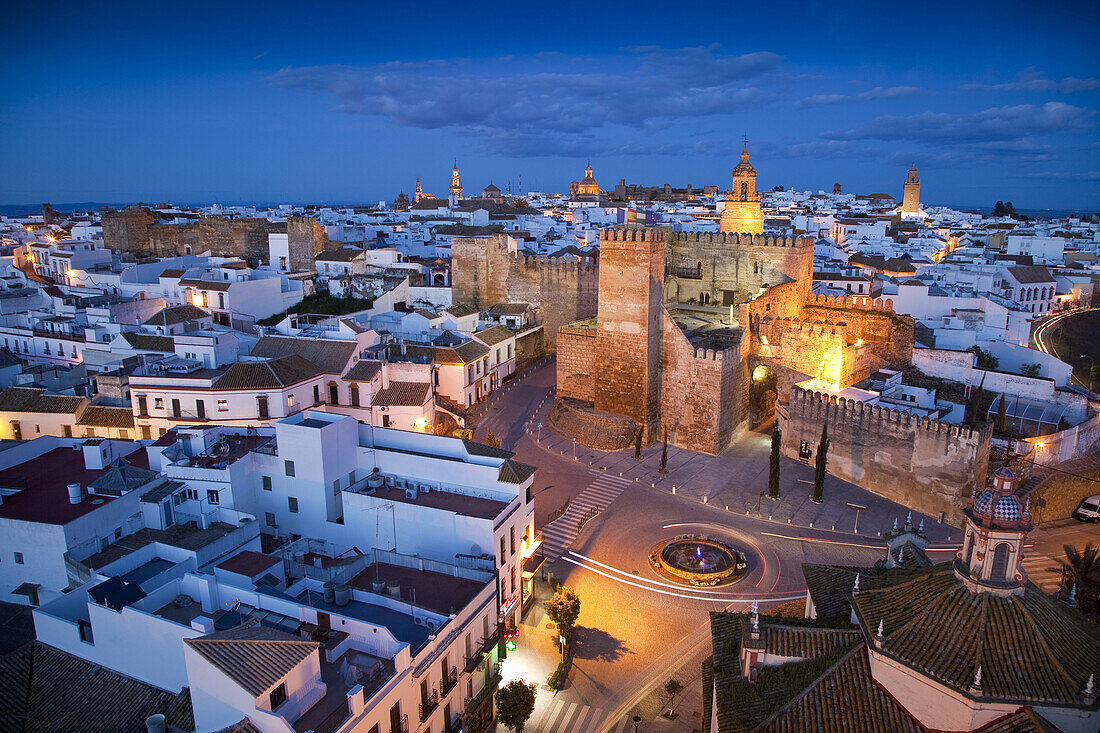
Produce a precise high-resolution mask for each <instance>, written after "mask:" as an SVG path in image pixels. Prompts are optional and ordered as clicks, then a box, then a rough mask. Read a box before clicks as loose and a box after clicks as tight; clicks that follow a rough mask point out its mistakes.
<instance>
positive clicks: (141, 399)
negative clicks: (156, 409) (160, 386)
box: [138, 395, 149, 417]
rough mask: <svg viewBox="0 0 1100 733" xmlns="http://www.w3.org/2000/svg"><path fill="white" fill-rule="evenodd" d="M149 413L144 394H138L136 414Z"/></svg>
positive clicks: (143, 414)
mask: <svg viewBox="0 0 1100 733" xmlns="http://www.w3.org/2000/svg"><path fill="white" fill-rule="evenodd" d="M148 414H149V405H148V404H147V403H146V400H145V395H138V415H140V416H142V417H144V416H145V415H148Z"/></svg>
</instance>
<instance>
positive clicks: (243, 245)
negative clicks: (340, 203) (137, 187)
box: [103, 207, 312, 267]
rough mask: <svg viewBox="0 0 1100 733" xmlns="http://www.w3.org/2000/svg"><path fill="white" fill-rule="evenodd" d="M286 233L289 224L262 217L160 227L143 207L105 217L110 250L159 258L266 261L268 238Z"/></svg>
mask: <svg viewBox="0 0 1100 733" xmlns="http://www.w3.org/2000/svg"><path fill="white" fill-rule="evenodd" d="M285 231H287V225H286V224H283V223H280V222H271V221H268V220H267V219H261V218H243V219H226V218H224V217H220V216H207V217H203V218H201V219H197V220H196V221H193V222H191V223H188V224H159V223H157V218H156V215H154V214H153V213H152V212H151V211H149V210H148V209H145V208H142V207H127V208H125V209H123V210H121V211H109V212H106V213H105V214H104V215H103V242H104V244H105V245H106V246H107V247H109V248H111V249H117V250H121V251H127V252H138V253H141V254H143V255H149V256H158V257H168V256H171V255H182V254H199V253H200V252H205V251H206V250H211V251H213V252H214V253H215V254H220V255H235V256H238V257H249V258H253V259H257V260H264V261H266V260H267V259H268V246H267V235H268V234H273V233H281V232H285ZM310 266H311V267H312V258H311V259H310Z"/></svg>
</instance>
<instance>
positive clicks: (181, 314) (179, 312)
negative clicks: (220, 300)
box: [143, 304, 213, 326]
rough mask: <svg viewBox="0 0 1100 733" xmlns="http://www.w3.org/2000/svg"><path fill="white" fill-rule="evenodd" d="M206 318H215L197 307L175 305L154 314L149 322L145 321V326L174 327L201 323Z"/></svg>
mask: <svg viewBox="0 0 1100 733" xmlns="http://www.w3.org/2000/svg"><path fill="white" fill-rule="evenodd" d="M204 318H213V316H211V315H210V314H209V313H207V312H206V311H204V310H203V309H202V308H199V307H198V306H197V305H190V304H186V305H173V306H169V307H168V308H162V309H160V310H159V311H157V312H156V313H154V314H153V315H152V316H151V317H150V318H149V320H147V321H145V322H144V324H143V325H145V326H174V325H175V324H177V323H186V322H187V321H199V320H202V319H204Z"/></svg>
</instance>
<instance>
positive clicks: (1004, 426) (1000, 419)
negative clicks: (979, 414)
mask: <svg viewBox="0 0 1100 733" xmlns="http://www.w3.org/2000/svg"><path fill="white" fill-rule="evenodd" d="M997 432H998V433H1000V434H1001V435H1004V434H1005V433H1007V432H1008V415H1007V414H1006V409H1005V396H1004V394H1003V393H1002V394H1001V401H1000V403H999V404H998V405H997Z"/></svg>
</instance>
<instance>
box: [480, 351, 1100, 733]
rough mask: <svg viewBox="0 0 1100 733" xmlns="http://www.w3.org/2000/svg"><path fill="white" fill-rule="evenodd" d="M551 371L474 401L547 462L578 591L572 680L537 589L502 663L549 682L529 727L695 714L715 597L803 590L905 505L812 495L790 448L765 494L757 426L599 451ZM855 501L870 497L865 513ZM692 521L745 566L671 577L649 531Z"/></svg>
mask: <svg viewBox="0 0 1100 733" xmlns="http://www.w3.org/2000/svg"><path fill="white" fill-rule="evenodd" d="M553 384H554V364H553V361H552V360H549V359H547V360H544V361H542V362H541V363H540V364H538V365H536V366H535V368H533V369H532V370H530V371H529V372H527V373H526V374H525V375H524V376H523V377H522V378H520V379H518V380H515V381H514V382H512V383H510V384H509V385H507V386H506V388H505V389H504V390H502V391H501V393H500V394H499V395H497V396H495V397H494V399H493V400H491V401H490V403H489V405H487V406H482V407H480V408H479V409H478V410H477V411H476V413H475V417H474V420H473V422H474V423H475V424H476V425H477V433H476V434H477V437H478V438H479V439H480V438H482V437H483V436H484V434H485V431H486V429H491V430H492V431H493V433H494V434H495V435H497V436H498V437H499V438H501V440H502V443H503V445H504V446H505V447H507V448H509V449H511V450H514V451H516V453H517V457H518V458H519V459H520V460H522V461H525V462H527V463H531V464H533V465H536V466H538V467H539V472H538V474H536V483H535V486H534V487H533V491H534V495H535V504H536V505H535V518H536V527H538V528H540V529H542V530H543V532H544V535H545V538H546V544H547V554H548V557H550V558H554V559H551V560H548V562H547V564H546V566H545V567H546V569H547V570H548V571H549V572H552V573H553V574H554V576H555V577H556V578H557V579H558V580H559V581H560V582H562V583H563V584H566V585H569V586H570V587H572V588H573V589H574V590H576V591H577V593H578V594H579V595H580V598H581V607H582V610H581V615H580V618H579V619H578V622H577V628H576V637H575V639H576V641H575V657H574V664H573V667H572V671H571V673H570V675H569V678H568V681H567V682H566V685H565V689H563V690H561V691H560V692H557V693H552V692H551V691H549V690H548V689H543V688H544V687H545V685H544V683H545V681H546V679H547V677H548V676H549V675H550V674H551V673H552V672H553V670H554V668H555V666H556V665H557V662H558V659H559V655H560V649H559V647H558V646H557V644H556V642H555V640H554V639H555V636H554V635H555V631H554V630H553V627H552V625H551V624H549V623H548V621H547V620H546V619H545V616H544V613H543V611H542V607H541V603H539V602H538V601H536V602H535V604H534V605H533V608H532V610H531V611H530V612H529V613H528V615H527V617H526V618H525V619H524V624H523V625H522V626H521V630H520V631H521V633H520V639H519V648H518V649H517V650H516V651H515V652H512V653H510V654H509V658H508V661H507V662H506V663H505V667H504V676H505V679H509V678H515V677H522V678H523V679H526V680H528V681H532V682H537V683H539V685H540V689H539V693H538V698H537V704H536V709H535V713H534V714H533V715H532V718H531V721H530V722H529V724H528V726H527V728H526V729H525V730H527V731H530V732H531V733H564V732H565V731H574V730H576V731H587V730H591V731H623V730H632V727H633V726H632V723H631V720H630V719H631V717H632V716H634V715H639V716H640V717H641V718H642V723H641V725H640V728H639V729H640V730H641V731H662V732H663V731H669V733H672V732H676V733H679V732H680V731H683V732H685V733H687V732H689V731H693V730H696V729H698V728H700V727H701V719H700V717H699V710H700V705H701V689H699V688H700V683H699V678H700V664H701V662H702V660H703V659H704V658H705V657H706V656H707V655H708V654H709V644H710V633H709V621H708V619H709V616H708V614H709V612H710V611H712V610H722V609H733V610H743V609H747V608H748V607H749V606H750V605H751V603H752V601H754V600H758V601H760V603H761V605H762V606H763V607H764V608H767V607H769V606H770V605H775V604H778V603H782V602H784V601H787V600H792V599H801V598H804V597H805V586H804V581H803V578H802V573H801V563H803V562H815V563H837V564H872V563H874V561H875V560H877V559H878V558H880V557H881V556H882V554H883V552H884V548H885V543H884V542H883V541H882V540H881V538H880V534H881V533H882V532H884V531H886V530H888V529H889V528H890V526H891V524H892V523H893V521H894V520H895V518H897V519H899V520H901V521H904V519H905V516H906V514H907V512H908V510H907V509H906V508H904V507H902V506H899V505H897V504H895V503H893V502H890V501H888V500H886V499H883V498H881V497H878V496H876V495H874V494H872V493H870V492H868V491H865V490H863V489H860V488H858V487H856V486H853V485H852V484H849V483H846V482H844V481H840V480H839V479H836V478H835V477H832V476H830V477H829V478H828V480H827V481H826V486H825V492H824V494H825V500H824V502H823V503H822V504H815V503H813V502H811V501H810V500H809V494H810V488H811V486H810V484H809V482H810V481H811V480H812V477H813V468H812V466H808V465H804V464H801V463H798V462H796V461H791V460H787V459H784V462H783V464H782V481H781V494H782V497H783V498H782V499H781V500H780V501H778V502H773V501H771V500H770V499H767V498H766V497H765V498H763V499H762V498H761V497H760V491H761V490H762V489H764V488H765V487H766V481H767V467H768V453H769V440H770V436H769V435H768V434H762V433H755V432H749V433H747V434H746V435H745V436H743V437H742V438H741V439H740V440H739V441H737V442H736V443H735V444H734V445H733V446H732V447H731V448H730V449H729V450H727V451H726V452H725V453H723V454H722V455H720V456H707V455H702V454H697V453H692V452H689V451H685V450H681V449H678V448H673V447H670V448H669V451H668V459H669V460H668V473H667V474H662V473H660V472H659V470H658V469H659V465H660V454H661V446H659V445H656V446H650V447H649V448H647V449H646V450H645V451H644V456H643V460H640V461H639V460H636V459H634V457H633V450H632V449H629V450H625V451H619V452H615V453H603V452H599V451H592V450H588V449H586V448H584V447H583V446H576V447H574V445H573V443H572V442H571V441H569V440H567V439H565V438H563V437H562V436H559V435H557V434H556V433H555V432H554V431H553V430H552V429H551V428H550V427H549V424H548V421H547V420H546V419H545V415H546V412H547V411H548V410H549V407H550V404H551V401H552V399H553ZM539 422H542V423H543V427H542V428H541V429H540V428H539V427H538V424H539ZM574 450H575V451H576V458H575V459H574ZM567 501H568V502H569V504H568V505H566V502H567ZM852 504H855V505H858V506H860V507H863V508H862V509H860V511H859V520H858V521H859V525H858V527H857V526H856V510H855V508H853V507H852V506H851V505H852ZM594 507H598V509H599V513H597V514H595V516H594V517H593V518H591V520H590V521H588V522H587V523H586V524H584V526H583V528H581V527H578V523H577V522H575V521H573V520H575V519H576V518H577V517H578V516H583V515H585V514H587V513H590V510H592V509H593V508H594ZM563 508H564V510H565V514H564V515H563V516H562V517H561V518H560V519H558V520H557V521H555V522H554V523H553V524H551V525H550V526H549V528H547V527H546V526H545V525H546V523H547V519H548V518H549V517H550V516H551V515H552V514H555V515H556V514H559V513H561V511H562V509H563ZM922 520H923V522H924V526H925V530H926V532H927V533H928V535H929V536H930V538H931V539H932V542H933V544H932V546H931V548H930V553H929V554H930V555H931V556H932V558H933V559H934V560H946V559H948V558H949V557H950V556H951V554H952V553H953V552H954V551H955V550H956V549H957V548H958V544H959V541H960V539H961V532H960V531H959V530H958V529H957V528H955V527H951V526H949V525H945V524H940V523H939V522H938V521H937V520H938V518H936V517H925V516H921V515H919V514H914V515H913V522H914V524H917V523H920V522H921V521H922ZM857 529H858V532H856V531H854V530H857ZM1095 529H1096V525H1087V526H1085V527H1080V528H1078V527H1074V526H1068V527H1057V528H1053V529H1052V530H1051V531H1049V532H1044V531H1043V530H1040V531H1038V532H1037V533H1036V535H1035V543H1034V544H1035V545H1036V547H1035V548H1034V549H1033V550H1032V553H1033V558H1035V561H1036V562H1038V558H1039V557H1040V551H1041V552H1042V553H1043V554H1044V555H1046V556H1050V557H1056V556H1059V555H1061V542H1062V537H1064V536H1068V535H1067V533H1074V534H1073V536H1074V537H1077V536H1078V535H1077V534H1076V532H1078V531H1080V532H1083V533H1084V534H1088V533H1089V532H1095ZM696 533H697V534H705V535H708V536H712V537H716V538H719V539H721V540H723V541H724V542H726V543H728V544H730V545H733V546H734V547H737V548H739V549H740V550H741V551H742V552H743V554H744V555H745V557H746V560H747V563H748V572H747V574H746V576H745V577H744V578H743V579H741V580H740V581H738V582H737V583H735V584H732V585H730V586H727V587H724V588H716V589H699V588H688V587H684V586H680V585H676V584H673V583H671V582H669V581H667V580H665V579H664V578H662V577H660V576H658V575H656V574H655V573H654V572H653V571H652V570H651V569H650V567H649V562H648V558H649V552H650V550H651V549H652V548H653V546H654V545H655V543H657V542H658V541H660V540H662V539H667V538H670V537H673V536H676V535H680V534H696ZM1084 534H1082V535H1081V536H1082V537H1083V536H1084ZM1067 541H1068V540H1067ZM559 555H560V557H557V556H559ZM1045 562H1046V560H1043V561H1042V562H1040V564H1043V563H1045ZM1052 564H1054V563H1052ZM1055 582H1056V579H1055ZM537 588H538V590H537V593H538V594H540V595H541V596H542V597H545V596H547V595H548V594H549V589H548V586H547V584H546V583H541V582H540V583H538V584H537ZM673 677H675V678H676V679H678V680H680V681H681V683H683V685H684V689H685V693H684V695H683V697H682V700H681V701H680V702H678V703H677V708H678V712H679V713H680V714H679V715H678V716H677V718H676V720H675V721H669V720H667V719H665V718H663V717H661V712H662V710H663V709H665V708H666V707H667V702H668V701H667V700H666V699H665V695H664V693H663V692H661V691H660V690H661V688H663V686H664V684H665V682H666V681H667V680H669V679H671V678H673Z"/></svg>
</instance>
